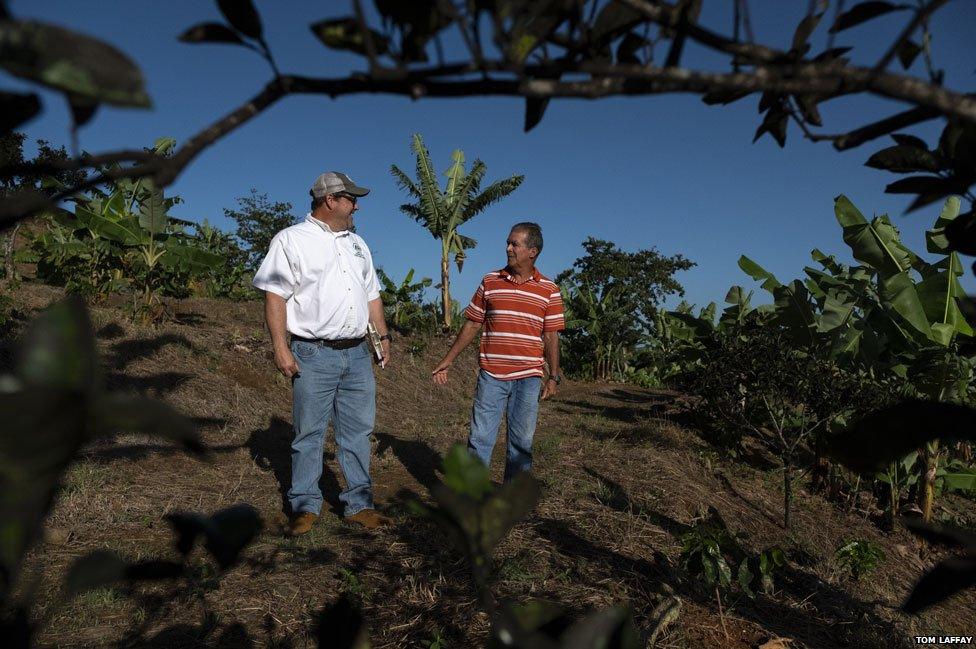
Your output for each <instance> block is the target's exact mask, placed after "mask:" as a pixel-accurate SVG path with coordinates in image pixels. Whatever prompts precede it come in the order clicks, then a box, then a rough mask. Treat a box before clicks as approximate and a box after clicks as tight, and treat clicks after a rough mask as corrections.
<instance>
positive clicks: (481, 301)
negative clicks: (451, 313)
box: [464, 280, 485, 323]
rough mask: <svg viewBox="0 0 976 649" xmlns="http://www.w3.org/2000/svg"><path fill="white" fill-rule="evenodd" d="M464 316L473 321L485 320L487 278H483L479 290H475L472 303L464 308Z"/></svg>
mask: <svg viewBox="0 0 976 649" xmlns="http://www.w3.org/2000/svg"><path fill="white" fill-rule="evenodd" d="M464 317H465V318H467V319H468V320H471V321H472V322H479V323H480V322H484V321H485V280H481V284H479V285H478V290H477V291H475V292H474V296H473V297H472V298H471V303H470V304H468V308H466V309H465V310H464Z"/></svg>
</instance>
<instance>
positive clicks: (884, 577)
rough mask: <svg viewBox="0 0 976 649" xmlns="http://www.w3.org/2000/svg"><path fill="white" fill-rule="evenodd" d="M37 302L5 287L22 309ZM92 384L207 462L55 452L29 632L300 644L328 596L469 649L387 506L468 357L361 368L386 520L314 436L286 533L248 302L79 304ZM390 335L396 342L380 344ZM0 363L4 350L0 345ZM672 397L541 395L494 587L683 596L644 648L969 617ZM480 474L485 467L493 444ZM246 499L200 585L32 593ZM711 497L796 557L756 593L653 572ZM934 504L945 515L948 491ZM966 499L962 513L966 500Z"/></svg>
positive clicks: (945, 626)
mask: <svg viewBox="0 0 976 649" xmlns="http://www.w3.org/2000/svg"><path fill="white" fill-rule="evenodd" d="M55 295H56V292H55V291H52V290H51V289H48V288H46V287H36V286H27V287H25V288H24V290H22V291H21V294H20V295H19V296H18V300H19V303H20V304H21V305H22V307H21V308H23V309H24V310H25V311H29V310H32V309H36V308H39V307H41V306H43V305H44V304H46V303H47V302H48V301H49V300H50V299H52V298H53V297H54V296H55ZM93 320H94V324H95V327H96V330H97V331H98V335H99V346H100V349H101V352H102V354H103V359H104V364H105V374H106V380H107V381H108V383H109V385H111V386H112V387H113V388H115V389H119V390H132V391H138V392H141V393H144V394H148V395H152V396H155V397H158V398H161V399H164V400H166V401H168V402H170V403H172V404H173V405H175V406H177V407H178V408H180V409H181V410H182V411H183V412H185V413H186V414H187V415H189V416H191V417H193V418H194V419H195V420H196V421H197V423H198V424H199V426H200V429H201V431H202V433H203V435H204V437H205V440H206V442H207V443H208V445H209V446H211V447H212V448H213V449H214V451H215V452H214V454H213V456H214V457H213V459H212V460H211V461H209V462H201V461H198V460H195V459H192V458H189V457H186V456H184V455H183V454H181V453H179V452H176V450H175V449H173V448H171V447H170V446H168V445H167V444H165V443H159V442H157V441H155V440H152V439H148V438H144V437H137V436H120V437H118V438H116V439H112V440H107V441H103V442H100V443H98V444H95V445H92V446H91V447H90V448H88V449H86V452H85V454H84V457H83V458H81V459H80V460H79V462H78V463H77V464H76V465H75V466H74V467H72V469H71V470H70V472H69V474H68V476H67V479H66V487H65V490H64V492H63V494H62V497H61V498H60V500H59V501H58V503H57V506H56V507H55V510H54V512H53V513H52V515H51V517H50V520H49V521H48V524H47V530H46V541H45V542H44V543H43V544H42V545H41V546H39V547H38V548H37V549H36V551H35V552H34V553H33V554H32V555H31V557H30V560H29V565H28V571H29V572H30V574H36V575H40V577H41V581H40V584H41V586H40V602H41V606H40V609H39V611H38V613H39V614H49V615H50V623H49V624H47V625H46V627H45V629H44V631H43V633H42V636H41V641H42V643H43V644H45V645H54V646H64V647H69V646H78V647H80V646H96V645H102V644H108V643H113V642H117V641H122V640H123V639H127V640H125V642H124V643H123V644H127V645H129V644H131V645H140V646H141V645H145V646H153V647H177V646H228V647H230V646H251V645H249V644H248V642H249V639H250V641H253V643H254V645H255V646H261V645H267V646H282V647H284V646H288V647H304V646H311V644H312V641H311V639H310V634H311V633H312V632H313V630H314V625H315V615H316V612H317V611H318V610H319V609H320V608H321V607H322V606H323V605H325V604H327V603H330V602H332V601H334V600H335V599H336V598H337V597H338V595H339V593H341V592H349V593H351V594H352V595H353V596H354V597H355V598H356V599H358V600H359V601H360V602H361V604H362V606H363V608H364V609H365V614H366V619H367V620H369V627H370V636H371V639H372V642H373V646H374V647H411V646H423V643H424V642H429V641H431V640H434V639H436V638H438V637H439V638H441V639H442V640H443V642H444V643H446V646H449V647H472V646H478V645H479V644H481V643H482V642H483V640H484V638H485V637H486V634H487V631H488V628H489V620H488V619H487V617H486V616H485V615H484V614H483V613H480V612H479V610H478V606H477V603H476V601H475V598H474V595H473V593H472V591H471V588H470V584H469V581H468V579H469V577H468V571H467V568H466V566H465V563H464V560H463V558H462V557H461V556H460V555H459V554H458V553H457V552H456V551H455V550H454V549H453V548H452V547H450V546H449V544H448V543H447V541H446V540H445V537H444V535H443V534H442V533H441V532H440V531H439V530H438V529H437V528H436V527H435V526H434V525H433V524H432V523H430V522H429V521H427V520H424V519H420V518H416V517H414V516H412V515H411V514H410V513H409V511H408V508H407V506H406V503H407V502H408V501H409V500H410V499H411V498H422V499H423V498H427V486H428V485H430V484H432V483H433V481H435V480H437V479H438V467H439V461H440V459H439V458H440V457H441V456H442V454H443V453H444V452H445V451H446V450H447V449H448V448H449V447H450V446H451V444H453V443H455V442H458V441H463V440H464V439H465V436H466V433H467V421H468V412H469V408H470V399H471V394H472V391H473V388H474V379H475V356H474V350H473V349H470V350H468V351H467V352H466V353H465V355H463V356H462V357H461V359H459V361H458V364H457V370H456V371H453V372H452V381H451V383H450V384H449V385H448V386H446V387H444V388H435V386H433V385H432V383H431V381H430V377H429V372H430V368H431V367H432V366H433V364H434V363H435V361H436V359H438V358H439V357H440V355H441V354H442V353H443V352H444V350H445V349H446V348H447V346H448V345H449V344H450V341H449V340H447V339H433V340H431V341H429V342H428V344H427V345H426V350H425V351H424V352H423V354H421V355H418V356H411V355H407V354H400V355H399V356H397V357H395V359H394V362H393V364H392V366H391V367H390V368H389V369H387V370H385V371H379V370H378V371H377V395H378V397H377V399H378V409H377V411H378V420H377V426H376V435H375V437H376V445H375V447H374V448H375V453H374V460H373V468H372V474H373V479H374V482H375V489H376V499H377V501H378V503H380V504H381V506H382V508H384V509H385V510H386V511H387V512H388V513H389V514H390V515H392V516H393V517H394V519H395V521H396V525H395V526H394V527H392V528H390V529H388V530H384V531H382V532H379V533H375V534H368V533H364V532H361V531H357V530H355V529H351V528H349V527H347V526H346V525H345V524H344V523H343V522H342V521H341V519H340V518H339V517H338V515H337V514H336V512H337V511H338V500H337V496H338V491H339V489H340V483H341V473H340V472H339V470H338V466H337V463H336V461H335V458H334V452H335V448H334V444H333V443H332V442H331V441H330V443H329V444H328V445H327V449H326V464H325V472H324V475H323V481H322V484H323V490H324V493H325V496H326V500H327V506H326V509H325V510H324V511H323V514H324V516H323V517H322V519H321V520H320V521H319V523H318V524H317V525H316V527H315V528H314V530H313V532H311V533H310V534H308V535H307V536H304V537H301V538H299V539H289V538H285V537H283V536H282V535H281V534H280V524H281V522H282V515H281V505H282V495H281V494H282V491H283V489H286V488H287V482H288V476H289V455H288V451H289V449H288V446H289V442H290V439H289V436H290V425H289V421H290V390H289V386H288V384H287V382H286V381H284V380H283V379H281V378H280V377H279V376H278V375H277V374H276V373H275V371H274V367H273V364H272V363H271V361H270V357H269V356H270V355H269V345H268V343H267V341H266V338H265V334H264V332H263V324H262V309H261V306H260V304H257V303H251V304H229V303H224V302H217V301H207V300H189V301H186V302H184V303H182V304H181V305H179V307H178V310H177V311H176V314H175V319H174V320H173V321H170V322H168V323H166V324H164V325H161V326H159V327H157V328H153V327H147V326H140V325H135V324H132V323H131V322H128V321H126V320H125V318H124V317H123V316H122V314H121V311H120V310H119V309H117V308H114V307H96V308H95V309H94V310H93ZM397 348H399V349H404V348H405V345H404V344H398V345H397V347H396V348H395V351H396V349H397ZM4 358H5V359H6V360H7V361H9V354H8V353H7V352H6V351H5V352H4ZM675 399H676V395H674V394H672V393H668V392H664V391H648V390H642V389H638V388H633V387H627V386H620V385H613V384H582V383H579V384H572V383H571V384H569V385H565V384H564V387H563V388H562V389H561V391H560V394H559V395H558V396H557V398H556V399H555V400H553V401H550V402H546V403H544V404H543V405H542V408H541V412H540V426H539V431H538V433H537V438H536V442H535V448H536V452H537V453H536V455H537V457H536V474H537V476H538V477H539V479H540V480H541V481H542V483H543V485H544V496H543V499H542V502H541V503H540V505H539V507H538V508H537V510H536V511H535V512H534V513H533V515H532V516H530V517H529V518H528V519H527V520H526V521H524V522H522V523H521V524H519V525H518V526H516V528H515V529H514V530H513V531H512V533H511V535H510V536H509V537H508V538H507V539H506V540H505V541H504V542H503V543H502V544H501V546H500V547H499V548H498V550H497V552H496V564H497V571H496V575H497V578H496V581H495V583H494V584H493V590H494V592H495V593H496V594H497V595H499V596H501V597H512V598H516V599H523V598H528V597H533V598H544V599H550V600H554V601H557V602H560V603H561V604H563V605H564V606H566V607H568V608H570V609H572V610H574V611H577V612H580V613H582V612H585V611H587V610H591V609H594V608H599V607H605V606H610V605H613V604H619V603H628V604H629V605H630V606H632V608H633V610H634V614H635V618H636V620H637V622H638V625H645V624H646V623H647V620H648V618H649V616H650V614H651V611H652V610H653V609H654V607H655V605H656V604H657V603H658V601H659V600H660V598H661V595H662V594H663V593H671V592H674V593H676V594H677V595H678V596H679V597H680V598H681V599H682V602H683V606H682V611H681V615H680V617H679V618H678V620H677V622H676V623H675V624H674V625H673V626H672V627H671V628H670V629H668V630H667V631H666V632H665V633H664V635H663V636H662V637H661V638H660V639H659V642H658V645H657V646H660V647H754V646H757V645H758V644H760V643H761V642H762V641H764V640H766V639H769V638H771V637H777V636H782V637H789V638H793V639H794V640H795V641H796V642H797V643H798V646H807V647H832V646H857V647H892V646H907V645H908V644H909V639H910V636H911V635H914V634H915V633H916V632H917V631H922V630H926V631H928V632H931V631H932V630H935V629H937V630H939V631H940V632H945V633H951V634H966V632H967V631H969V632H972V631H976V625H974V623H973V620H972V616H971V611H972V609H973V605H974V604H976V596H974V595H973V594H972V593H969V594H967V595H965V596H963V597H959V598H957V599H955V600H954V601H952V602H949V603H948V604H946V605H945V606H942V607H940V608H938V609H936V610H934V611H931V612H930V613H927V614H926V615H923V616H922V617H919V618H909V617H907V616H904V615H902V614H901V613H899V612H897V610H896V609H897V606H898V604H900V602H901V601H902V599H903V598H904V597H905V595H906V594H907V592H908V590H909V588H910V586H911V584H912V583H913V582H914V580H915V579H916V578H917V576H918V575H919V574H920V571H921V570H922V569H923V568H924V567H926V566H928V565H931V563H932V561H933V560H934V556H933V555H930V554H928V553H926V552H924V551H922V550H920V549H919V548H918V546H917V545H916V544H915V542H914V541H913V540H912V539H911V538H910V537H909V536H908V535H906V534H905V533H904V532H896V533H894V534H883V533H881V532H880V531H879V530H878V529H877V528H876V527H875V525H874V524H873V523H872V522H870V521H869V520H867V518H866V516H865V515H863V514H859V513H857V512H856V511H855V512H847V511H844V510H842V509H840V508H838V507H837V506H836V505H834V504H831V503H828V502H826V501H824V500H823V499H822V498H820V497H819V496H816V495H810V494H807V493H805V492H803V491H802V490H801V491H800V493H799V494H798V495H797V505H796V514H795V530H794V533H793V535H787V534H786V532H785V530H783V528H782V527H781V524H780V520H781V510H780V507H781V505H780V503H781V495H780V494H781V491H780V489H781V480H780V477H779V475H778V474H776V473H774V472H770V471H768V470H764V469H760V468H753V467H751V466H748V465H746V464H737V463H732V462H731V461H729V460H728V459H727V458H725V457H724V456H723V455H722V454H721V453H720V452H717V451H715V450H714V449H712V448H711V447H710V446H709V445H708V444H707V443H705V442H704V441H702V439H700V438H699V437H698V436H697V435H696V434H695V433H694V431H693V430H689V429H687V428H685V427H683V426H682V425H681V424H680V423H679V421H678V419H677V418H676V417H675V416H674V415H673V414H671V413H672V412H673V405H674V403H675ZM502 440H503V438H500V442H499V444H498V445H497V447H496V455H495V458H494V461H493V464H492V475H493V478H494V479H497V480H500V479H501V471H502V463H503V461H502V454H503V444H502V443H501V441H502ZM238 502H249V503H251V504H252V505H253V506H255V507H256V508H257V509H258V510H259V511H260V512H261V514H262V516H263V517H264V518H265V520H266V521H267V523H268V524H267V527H266V530H265V532H264V533H263V534H262V535H261V536H260V537H259V538H258V539H257V541H256V542H255V543H254V544H253V545H252V546H251V547H250V548H249V549H248V551H247V552H246V559H245V561H244V562H243V564H242V565H241V566H239V567H237V568H235V569H233V570H231V571H229V572H228V573H227V574H226V575H223V576H222V577H220V578H218V575H217V573H216V569H215V568H214V567H213V565H212V564H210V563H209V562H208V561H207V560H205V559H203V558H199V559H194V576H193V578H192V579H187V580H183V581H181V582H180V583H177V584H157V585H153V586H145V587H138V588H135V589H130V588H126V587H120V588H117V589H110V590H104V591H96V592H95V593H93V594H90V595H88V596H86V597H85V598H82V599H78V600H76V601H75V602H73V603H72V604H70V605H69V606H68V607H66V608H62V609H58V610H55V608H54V602H55V599H56V596H57V593H58V588H59V583H58V579H59V575H60V574H61V573H62V572H63V570H64V569H65V567H66V566H67V565H68V564H69V562H70V561H71V560H73V559H74V558H76V557H78V556H81V555H83V554H84V553H86V552H89V551H91V550H95V549H99V548H110V549H113V550H116V551H118V552H120V553H121V554H123V555H124V556H125V557H127V558H130V559H137V558H142V559H144V558H156V557H159V558H163V557H173V556H175V553H174V550H173V549H172V547H171V542H172V535H171V532H170V530H169V529H168V526H167V524H166V523H165V521H164V518H163V517H164V516H165V515H166V514H167V513H169V512H173V511H177V510H195V511H202V512H211V511H214V510H217V509H220V508H222V507H226V506H228V505H231V504H234V503H238ZM708 506H714V507H716V508H717V509H718V510H719V511H720V512H721V514H722V516H723V517H724V518H725V520H726V521H728V522H729V524H730V526H731V527H732V528H733V529H734V531H735V532H738V533H740V534H741V535H742V537H743V539H744V543H745V545H746V546H747V547H749V548H751V549H752V550H759V549H762V548H765V547H768V546H770V545H774V544H779V545H781V546H782V547H784V548H787V549H788V550H789V551H790V552H794V553H798V552H799V551H800V550H802V552H803V554H805V555H807V556H808V560H807V561H806V565H798V564H796V563H795V562H794V563H792V564H791V567H790V568H789V569H788V570H787V571H786V574H785V575H784V577H783V578H782V579H780V581H779V582H778V590H777V592H775V593H774V594H773V595H772V596H760V597H758V598H757V599H756V600H748V599H744V598H743V599H735V598H733V599H731V600H730V601H723V615H722V617H720V616H719V610H718V606H717V603H716V601H715V598H714V595H713V593H711V592H706V591H705V590H703V589H702V588H701V587H700V586H699V585H698V583H697V582H696V581H695V580H694V579H691V578H689V577H688V576H687V575H685V574H683V572H682V571H681V570H680V569H679V568H678V567H677V556H678V553H679V551H680V543H679V537H680V535H681V534H682V532H683V531H685V530H687V529H688V528H689V526H690V525H692V524H693V523H694V522H695V520H696V517H698V516H699V515H700V512H702V511H703V510H704V508H706V507H708ZM953 507H957V508H961V510H962V511H963V512H964V513H965V512H967V511H968V512H969V514H968V515H970V516H971V513H972V507H971V503H968V504H967V503H955V504H954V505H953ZM966 508H968V509H966ZM851 537H858V538H863V539H870V540H872V541H875V542H877V543H879V544H880V545H881V546H882V547H883V549H884V551H885V553H886V556H887V559H886V560H885V561H884V562H883V563H882V565H881V566H880V568H879V569H878V571H877V573H875V575H873V576H872V577H870V578H868V579H865V580H862V582H860V583H850V582H849V581H847V579H846V578H845V577H844V575H843V573H842V571H840V569H839V568H838V566H837V565H836V564H835V563H834V560H833V556H832V555H833V551H834V550H835V549H836V548H837V547H839V546H840V545H841V544H842V543H843V541H844V540H846V539H848V538H851Z"/></svg>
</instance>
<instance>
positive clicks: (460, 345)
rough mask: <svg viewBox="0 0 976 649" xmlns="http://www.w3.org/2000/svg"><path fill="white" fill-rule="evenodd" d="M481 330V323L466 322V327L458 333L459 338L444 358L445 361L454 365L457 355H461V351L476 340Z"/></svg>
mask: <svg viewBox="0 0 976 649" xmlns="http://www.w3.org/2000/svg"><path fill="white" fill-rule="evenodd" d="M479 329H481V323H480V322H475V321H474V320H468V321H467V322H465V323H464V326H463V327H461V331H459V332H458V335H457V338H455V339H454V344H453V345H451V349H450V350H448V352H447V354H446V355H445V356H444V361H446V362H447V363H453V362H454V359H455V358H457V355H458V354H460V353H461V350H462V349H464V348H465V347H467V346H468V345H469V344H470V343H471V341H472V340H474V338H475V336H477V335H478V330H479Z"/></svg>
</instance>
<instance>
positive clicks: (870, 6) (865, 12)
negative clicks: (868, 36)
mask: <svg viewBox="0 0 976 649" xmlns="http://www.w3.org/2000/svg"><path fill="white" fill-rule="evenodd" d="M908 8H909V7H907V6H906V5H895V4H892V3H890V2H882V1H880V0H869V1H868V2H861V3H859V4H856V5H854V6H853V7H851V8H850V9H848V10H847V11H845V12H844V13H842V14H841V15H839V16H838V17H837V20H836V21H834V24H833V26H832V27H831V28H830V33H831V34H836V33H837V32H841V31H844V30H845V29H850V28H851V27H855V26H856V25H860V24H861V23H865V22H867V21H869V20H872V19H874V18H877V17H878V16H883V15H884V14H887V13H891V12H892V11H901V10H904V9H908Z"/></svg>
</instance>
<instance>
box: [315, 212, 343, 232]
mask: <svg viewBox="0 0 976 649" xmlns="http://www.w3.org/2000/svg"><path fill="white" fill-rule="evenodd" d="M305 220H306V221H311V222H312V223H314V224H315V225H317V226H319V228H321V230H322V232H325V233H326V234H328V235H331V236H333V237H347V236H349V230H342V231H341V232H334V231H333V230H332V228H330V227H329V224H328V223H326V222H325V221H320V220H318V219H317V218H315V217H314V216H312V213H311V212H309V213H308V214H307V215H306V216H305Z"/></svg>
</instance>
